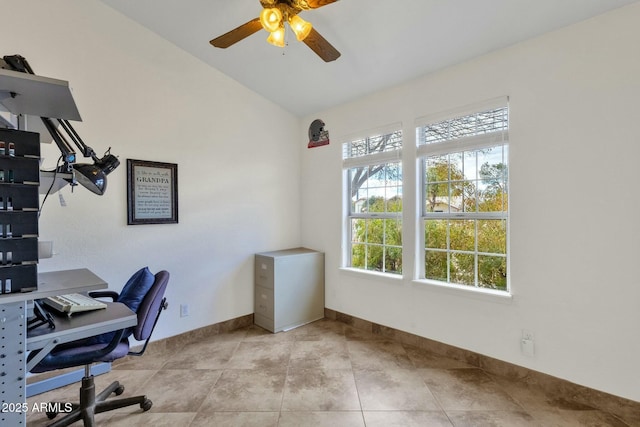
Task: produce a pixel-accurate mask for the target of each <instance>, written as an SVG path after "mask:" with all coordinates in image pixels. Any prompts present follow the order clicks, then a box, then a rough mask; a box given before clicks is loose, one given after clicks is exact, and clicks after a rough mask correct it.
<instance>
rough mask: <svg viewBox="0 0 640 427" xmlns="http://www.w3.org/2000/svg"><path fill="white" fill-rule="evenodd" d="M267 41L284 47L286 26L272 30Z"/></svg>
mask: <svg viewBox="0 0 640 427" xmlns="http://www.w3.org/2000/svg"><path fill="white" fill-rule="evenodd" d="M267 41H268V42H269V43H271V44H272V45H274V46H277V47H284V27H278V29H276V30H275V31H272V32H271V34H269V37H267Z"/></svg>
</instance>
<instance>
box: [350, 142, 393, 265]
mask: <svg viewBox="0 0 640 427" xmlns="http://www.w3.org/2000/svg"><path fill="white" fill-rule="evenodd" d="M401 150H402V131H400V130H395V131H391V132H389V133H381V134H379V135H375V136H370V137H366V138H362V139H357V140H353V141H349V142H346V143H345V144H344V151H343V169H344V172H345V173H344V176H345V179H346V182H347V184H346V188H347V197H348V199H349V200H348V206H349V207H348V212H347V218H346V220H347V225H346V229H347V234H348V236H347V238H346V240H347V241H348V245H347V246H348V255H347V264H348V266H349V267H352V268H356V269H362V270H369V271H377V272H382V273H391V274H401V273H402V162H401V159H400V155H401Z"/></svg>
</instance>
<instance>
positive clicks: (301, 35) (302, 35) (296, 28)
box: [289, 15, 312, 41]
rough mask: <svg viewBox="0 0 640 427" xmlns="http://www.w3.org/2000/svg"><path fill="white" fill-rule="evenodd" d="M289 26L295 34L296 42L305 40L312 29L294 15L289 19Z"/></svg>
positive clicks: (308, 24)
mask: <svg viewBox="0 0 640 427" xmlns="http://www.w3.org/2000/svg"><path fill="white" fill-rule="evenodd" d="M289 25H290V26H291V29H292V30H293V32H294V33H295V35H296V38H297V39H298V41H302V40H304V39H306V38H307V36H308V35H309V33H310V32H311V28H312V26H311V24H310V23H308V22H307V21H305V20H304V19H302V18H300V17H299V16H298V15H294V16H292V17H291V19H289Z"/></svg>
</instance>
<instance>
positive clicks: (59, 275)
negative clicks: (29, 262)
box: [0, 268, 108, 304]
mask: <svg viewBox="0 0 640 427" xmlns="http://www.w3.org/2000/svg"><path fill="white" fill-rule="evenodd" d="M107 287H108V284H107V282H105V281H104V280H102V279H101V278H100V277H98V276H96V275H95V274H94V273H93V272H91V270H88V269H86V268H79V269H76V270H61V271H49V272H45V273H38V289H37V290H35V291H33V292H24V293H15V294H3V295H0V304H9V303H13V302H21V301H29V300H34V299H40V298H45V297H50V296H53V295H64V294H73V293H78V292H89V291H95V290H98V289H105V288H107Z"/></svg>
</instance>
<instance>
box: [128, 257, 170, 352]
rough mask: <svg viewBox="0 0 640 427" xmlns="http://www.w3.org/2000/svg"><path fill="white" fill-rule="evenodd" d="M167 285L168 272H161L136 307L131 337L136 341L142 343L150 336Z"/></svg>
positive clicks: (156, 275)
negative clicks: (136, 318)
mask: <svg viewBox="0 0 640 427" xmlns="http://www.w3.org/2000/svg"><path fill="white" fill-rule="evenodd" d="M167 283H169V272H168V271H166V270H162V271H159V272H157V273H156V274H155V281H154V282H153V285H151V289H149V292H147V294H146V295H145V297H144V298H143V300H142V302H141V303H140V306H139V307H138V312H137V314H138V324H137V325H136V326H135V327H134V328H133V336H134V337H135V339H136V340H138V341H144V340H146V339H148V338H149V336H150V335H151V332H152V331H153V327H154V326H155V322H156V318H157V317H158V311H159V310H160V305H161V304H162V299H163V297H164V292H165V290H166V289H167Z"/></svg>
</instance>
